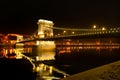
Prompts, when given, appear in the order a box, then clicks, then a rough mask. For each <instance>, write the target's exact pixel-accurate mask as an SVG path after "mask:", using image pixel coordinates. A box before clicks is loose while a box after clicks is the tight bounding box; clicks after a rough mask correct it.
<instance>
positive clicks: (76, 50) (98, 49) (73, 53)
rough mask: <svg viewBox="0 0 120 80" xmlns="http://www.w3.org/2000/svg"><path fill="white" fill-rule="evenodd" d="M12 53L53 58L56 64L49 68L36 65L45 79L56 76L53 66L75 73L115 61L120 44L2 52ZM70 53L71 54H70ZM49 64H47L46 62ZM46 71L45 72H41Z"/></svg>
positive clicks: (4, 49)
mask: <svg viewBox="0 0 120 80" xmlns="http://www.w3.org/2000/svg"><path fill="white" fill-rule="evenodd" d="M8 51H10V52H11V53H12V52H14V51H15V53H17V54H18V53H23V54H24V55H26V56H29V57H31V58H34V59H36V61H50V60H53V61H54V62H55V63H54V65H53V64H51V65H50V66H49V67H48V68H46V67H45V66H44V67H43V66H42V67H41V65H42V64H43V63H39V64H37V66H36V71H37V72H38V77H37V78H39V74H40V75H43V74H44V75H47V76H46V78H45V76H44V80H47V79H48V76H49V80H52V79H50V78H59V77H54V74H51V72H52V71H51V69H50V67H51V66H55V67H56V68H58V69H60V70H62V71H65V72H66V73H68V74H75V73H78V72H81V71H84V70H87V69H90V68H93V67H96V66H99V65H103V64H106V63H110V62H114V61H117V60H119V59H120V57H119V56H120V54H119V51H120V46H78V47H69V46H68V47H57V48H56V52H55V51H41V50H39V48H38V47H24V48H2V49H1V51H0V54H2V53H4V54H7V53H8ZM68 53H69V54H68ZM46 65H47V64H46ZM40 71H44V72H42V73H41V72H40Z"/></svg>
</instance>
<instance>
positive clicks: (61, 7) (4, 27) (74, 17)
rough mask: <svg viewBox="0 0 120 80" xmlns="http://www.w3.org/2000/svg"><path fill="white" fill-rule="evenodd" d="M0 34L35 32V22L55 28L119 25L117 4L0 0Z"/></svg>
mask: <svg viewBox="0 0 120 80" xmlns="http://www.w3.org/2000/svg"><path fill="white" fill-rule="evenodd" d="M0 6H1V7H0V9H1V15H0V22H1V24H0V27H1V29H0V33H28V34H32V33H33V32H34V31H36V30H37V28H38V25H37V21H38V19H47V20H52V21H53V22H54V26H56V27H67V28H73V27H74V28H89V27H91V26H93V25H94V24H95V25H100V26H101V25H106V26H119V21H120V15H119V14H120V11H119V9H120V6H119V1H117V0H114V1H109V0H97V1H94V0H93V1H89V0H84V1H83V0H81V1H68V0H59V1H55V0H52V1H50V0H44V1H39V0H36V1H32V0H26V1H24V0H22V1H14V0H13V1H7V0H6V1H4V0H3V1H1V5H0Z"/></svg>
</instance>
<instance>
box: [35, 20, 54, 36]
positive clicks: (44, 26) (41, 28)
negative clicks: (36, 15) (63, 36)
mask: <svg viewBox="0 0 120 80" xmlns="http://www.w3.org/2000/svg"><path fill="white" fill-rule="evenodd" d="M37 24H38V37H39V38H46V37H52V36H53V25H54V23H53V22H52V21H49V20H44V19H39V20H38V22H37Z"/></svg>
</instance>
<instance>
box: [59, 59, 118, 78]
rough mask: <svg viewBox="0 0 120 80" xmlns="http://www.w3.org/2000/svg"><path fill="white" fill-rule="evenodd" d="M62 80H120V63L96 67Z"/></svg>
mask: <svg viewBox="0 0 120 80" xmlns="http://www.w3.org/2000/svg"><path fill="white" fill-rule="evenodd" d="M60 80H120V61H116V62H113V63H110V64H106V65H103V66H100V67H96V68H94V69H90V70H87V71H84V72H81V73H78V74H74V75H72V76H70V77H66V78H63V79H60Z"/></svg>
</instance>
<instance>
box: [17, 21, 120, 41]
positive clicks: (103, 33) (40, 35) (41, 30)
mask: <svg viewBox="0 0 120 80" xmlns="http://www.w3.org/2000/svg"><path fill="white" fill-rule="evenodd" d="M37 24H38V30H37V31H35V32H34V33H33V34H32V35H31V37H32V38H27V39H23V40H22V41H19V42H18V43H24V42H29V41H51V40H52V41H54V40H58V39H81V38H103V37H105V38H111V37H117V38H118V37H120V36H119V35H120V27H115V28H105V27H102V28H91V29H74V28H60V27H54V26H53V25H54V23H53V22H52V21H49V20H44V19H40V20H38V22H37ZM54 31H57V33H54ZM58 32H59V33H58Z"/></svg>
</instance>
